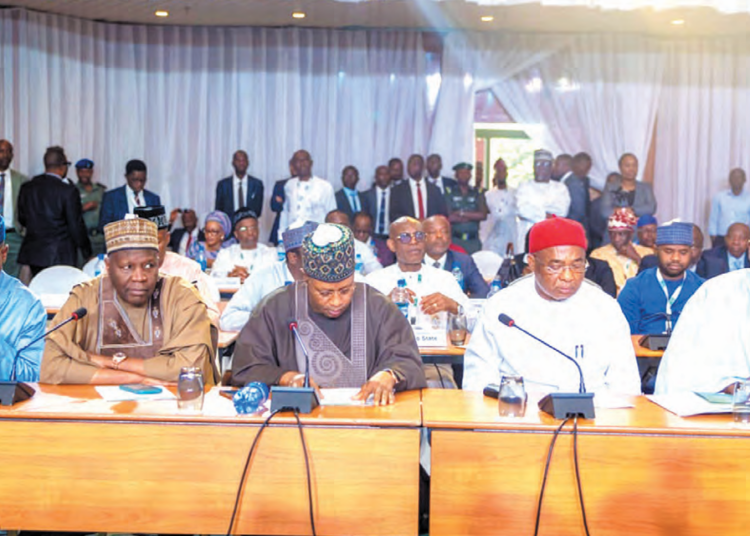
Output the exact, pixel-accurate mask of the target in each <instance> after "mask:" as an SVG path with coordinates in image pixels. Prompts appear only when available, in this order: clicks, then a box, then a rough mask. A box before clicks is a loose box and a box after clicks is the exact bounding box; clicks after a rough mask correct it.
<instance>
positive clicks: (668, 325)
mask: <svg viewBox="0 0 750 536" xmlns="http://www.w3.org/2000/svg"><path fill="white" fill-rule="evenodd" d="M656 279H657V280H658V281H659V286H660V287H661V290H662V291H663V292H664V296H665V297H666V298H667V310H666V313H667V322H666V328H667V329H666V333H672V304H674V302H676V301H677V298H679V297H680V292H682V286H683V285H684V284H685V274H683V275H682V283H680V286H679V287H677V288H676V289H675V291H674V292H673V293H672V296H670V295H669V291H668V290H667V284H666V283H665V282H664V277H663V276H662V275H661V271H660V270H659V269H658V268H657V269H656Z"/></svg>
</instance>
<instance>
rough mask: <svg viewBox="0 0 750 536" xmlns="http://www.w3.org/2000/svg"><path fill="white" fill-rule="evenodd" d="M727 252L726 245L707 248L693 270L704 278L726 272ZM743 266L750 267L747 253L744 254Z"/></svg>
mask: <svg viewBox="0 0 750 536" xmlns="http://www.w3.org/2000/svg"><path fill="white" fill-rule="evenodd" d="M728 254H729V252H728V251H727V247H726V246H717V247H715V248H711V249H707V250H706V251H704V252H703V254H702V255H701V258H700V260H699V261H698V266H697V268H696V269H695V271H696V272H697V273H698V275H699V276H701V277H703V278H705V279H711V278H712V277H716V276H717V275H721V274H725V273H727V272H728V271H729V258H728V257H727V255H728ZM745 268H750V259H748V255H747V253H746V254H745Z"/></svg>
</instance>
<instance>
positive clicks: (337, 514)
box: [0, 385, 421, 535]
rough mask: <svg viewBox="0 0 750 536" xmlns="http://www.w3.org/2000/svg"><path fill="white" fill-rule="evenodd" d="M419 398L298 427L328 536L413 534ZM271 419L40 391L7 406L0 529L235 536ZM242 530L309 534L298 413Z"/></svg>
mask: <svg viewBox="0 0 750 536" xmlns="http://www.w3.org/2000/svg"><path fill="white" fill-rule="evenodd" d="M115 389H117V388H116V387H115ZM420 396H421V393H420V392H419V391H413V392H408V393H399V394H398V395H397V397H396V400H397V402H396V404H395V405H392V406H386V407H362V406H354V407H350V406H340V407H334V406H326V407H319V408H317V409H316V410H315V411H314V412H313V413H312V414H310V415H304V416H301V419H302V423H303V426H304V428H303V430H304V437H305V441H306V443H307V447H308V450H309V456H310V470H311V476H312V490H313V502H314V516H315V522H316V528H317V531H318V534H331V535H346V534H368V535H393V534H409V535H416V534H417V521H418V515H417V510H418V503H419V500H418V492H419V437H420V425H421V408H420ZM263 418H264V416H241V415H236V414H235V413H234V409H233V406H232V403H231V401H230V400H228V399H225V398H224V397H221V396H219V395H218V393H217V391H216V390H214V391H212V392H210V393H209V394H208V395H207V397H206V404H205V406H204V414H202V415H184V414H180V413H178V412H177V407H176V402H175V400H161V401H148V402H141V401H138V402H135V401H123V402H108V401H105V400H103V399H102V398H101V397H100V396H99V395H98V394H97V391H95V389H94V388H93V387H91V386H50V385H40V386H38V391H37V393H36V395H35V396H34V397H33V398H31V399H30V400H28V401H26V402H22V403H20V404H17V405H15V406H13V407H0V427H1V429H2V434H0V467H2V470H0V526H1V527H2V529H13V530H17V529H27V530H44V531H49V530H55V531H86V532H128V533H180V534H222V533H224V534H225V533H226V532H227V529H228V527H229V521H230V518H231V515H232V507H233V505H234V501H235V495H236V493H237V490H238V487H239V484H240V478H241V475H242V471H243V467H244V464H245V460H246V457H247V455H248V450H249V448H250V445H251V443H252V441H253V439H254V438H255V436H256V435H257V434H258V431H259V428H260V425H261V423H262V420H263ZM233 532H234V533H237V534H309V533H310V532H311V530H310V518H309V513H308V494H307V480H306V472H305V464H304V457H303V451H302V446H301V442H300V432H299V430H298V429H297V427H296V421H295V420H294V418H293V415H292V414H290V413H284V414H280V415H277V416H275V417H274V419H273V421H272V425H271V426H270V427H269V428H266V429H265V430H264V431H263V435H262V437H261V439H260V441H259V443H258V447H257V449H256V452H255V454H254V455H253V459H252V463H251V465H250V471H249V474H248V477H247V480H246V482H245V485H244V488H243V493H242V499H241V501H240V507H239V510H238V514H237V520H236V523H235V525H234V529H233Z"/></svg>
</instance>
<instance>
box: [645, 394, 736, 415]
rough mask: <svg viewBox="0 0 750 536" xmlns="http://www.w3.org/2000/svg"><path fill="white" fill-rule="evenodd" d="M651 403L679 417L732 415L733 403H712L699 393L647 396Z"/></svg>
mask: <svg viewBox="0 0 750 536" xmlns="http://www.w3.org/2000/svg"><path fill="white" fill-rule="evenodd" d="M646 398H648V399H649V400H650V401H651V402H653V403H654V404H657V405H659V406H661V407H663V408H664V409H666V410H667V411H671V412H672V413H674V414H675V415H677V416H679V417H690V416H692V415H707V414H719V413H732V404H731V403H728V404H727V403H723V404H717V403H711V402H709V401H708V400H706V399H705V398H703V397H702V396H700V395H698V394H697V393H690V392H686V393H674V394H671V395H646Z"/></svg>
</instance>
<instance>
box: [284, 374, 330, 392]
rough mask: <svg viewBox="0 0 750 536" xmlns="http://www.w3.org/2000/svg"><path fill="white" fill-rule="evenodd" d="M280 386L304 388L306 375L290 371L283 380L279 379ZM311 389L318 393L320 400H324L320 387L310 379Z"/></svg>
mask: <svg viewBox="0 0 750 536" xmlns="http://www.w3.org/2000/svg"><path fill="white" fill-rule="evenodd" d="M279 385H280V386H281V387H304V386H305V375H304V374H302V373H301V372H298V371H296V370H290V371H289V372H285V373H284V374H283V375H282V376H281V378H279ZM310 387H312V388H313V389H315V391H316V392H317V393H318V398H323V393H321V392H320V386H319V385H318V384H317V383H315V381H314V380H313V379H312V378H310Z"/></svg>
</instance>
